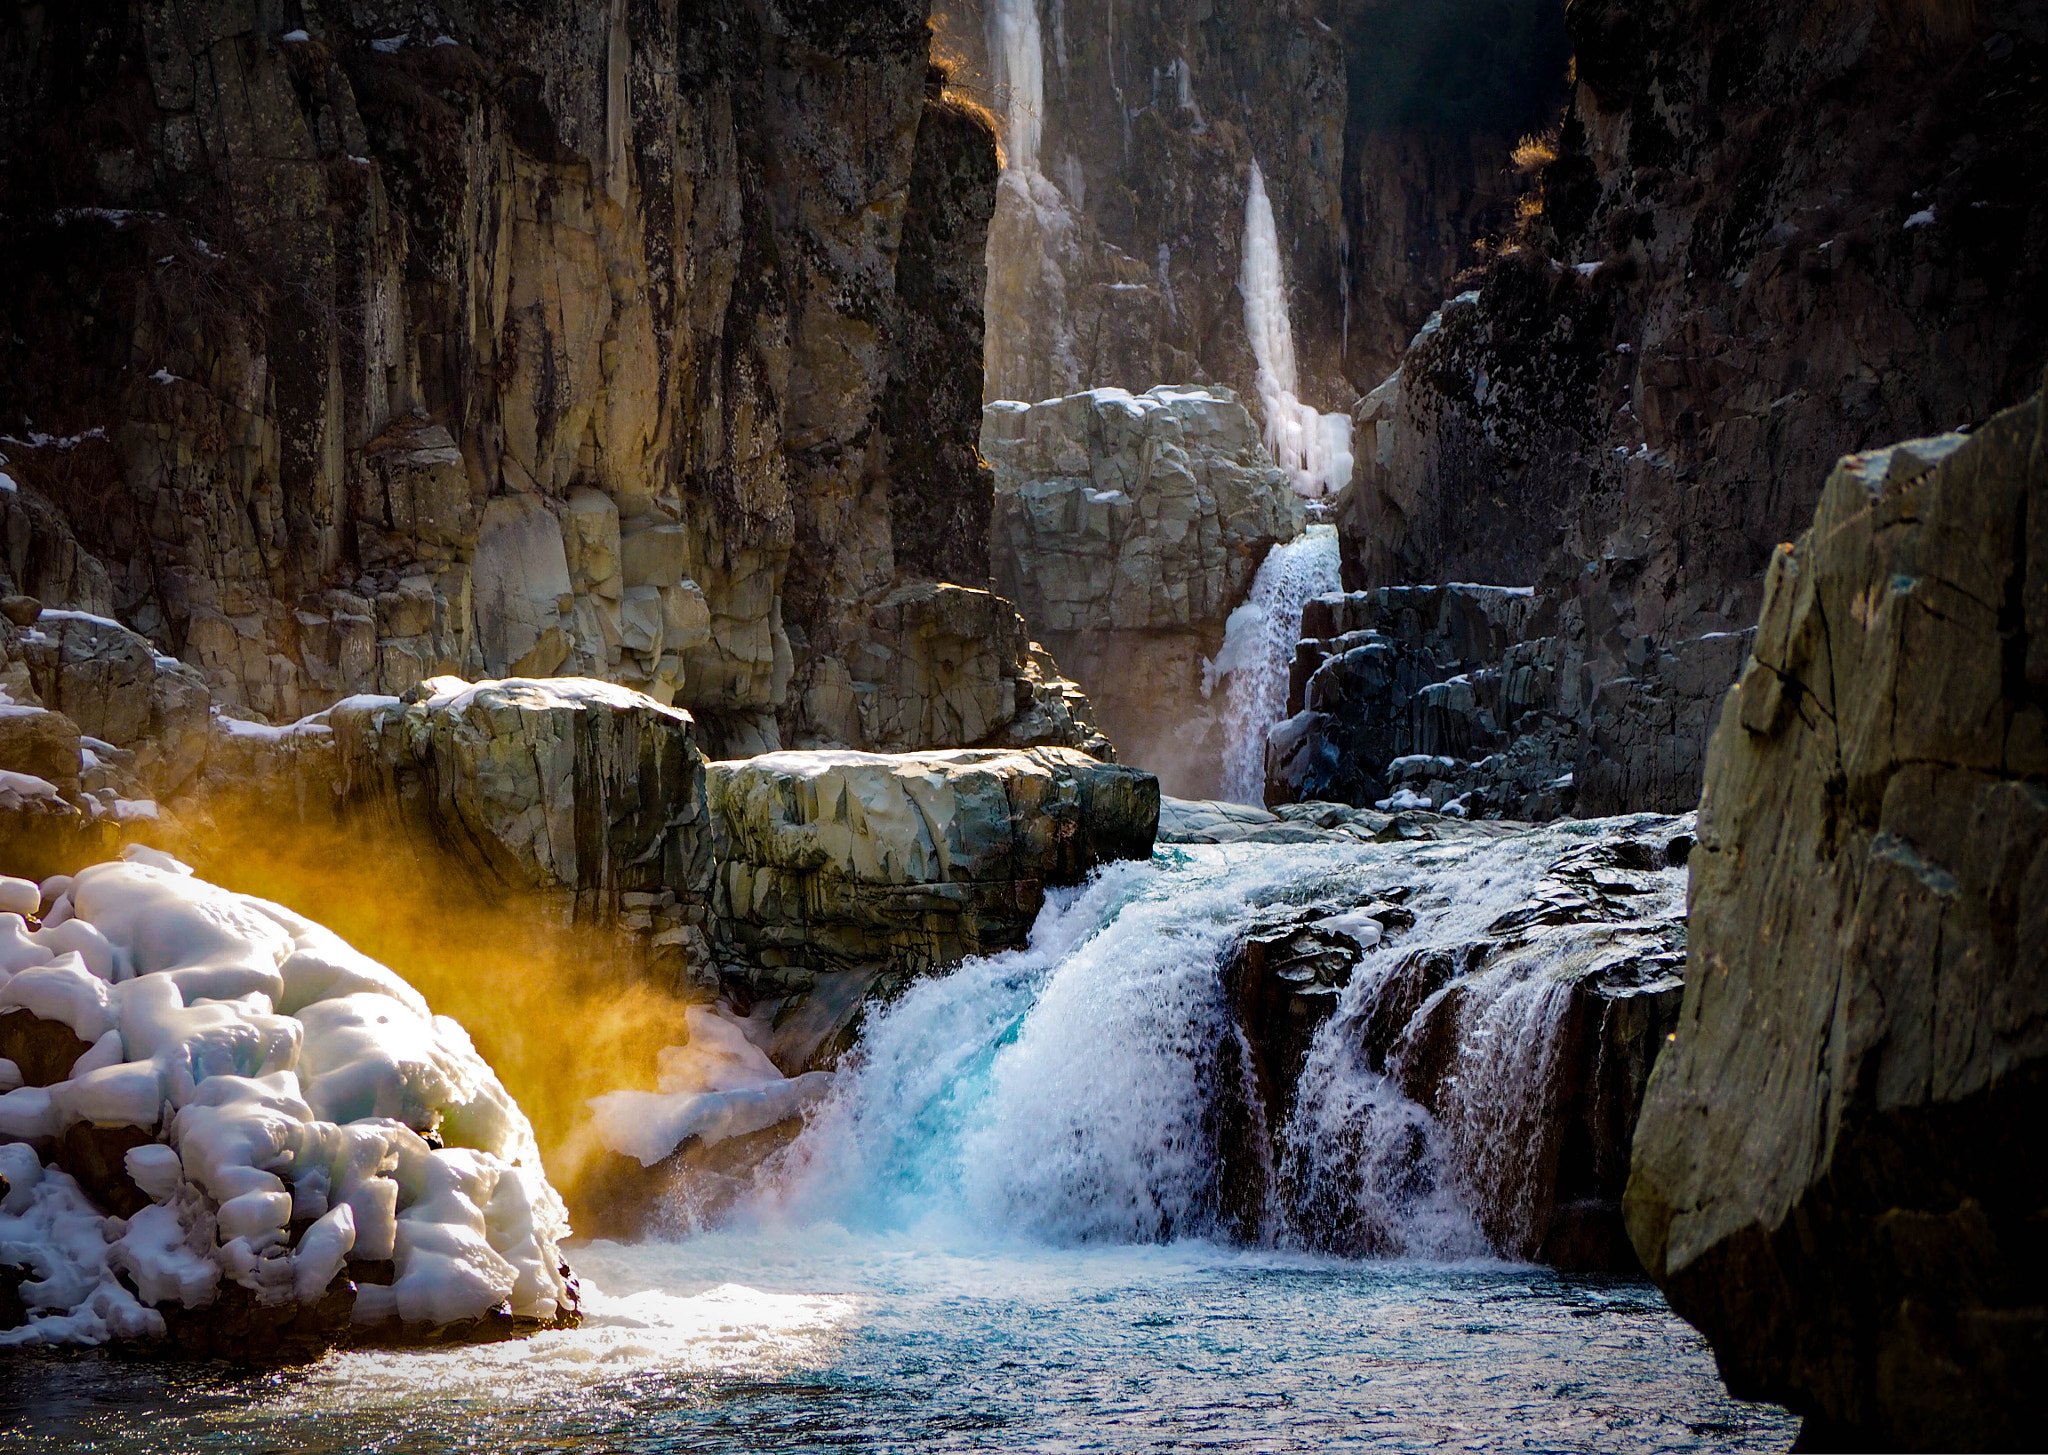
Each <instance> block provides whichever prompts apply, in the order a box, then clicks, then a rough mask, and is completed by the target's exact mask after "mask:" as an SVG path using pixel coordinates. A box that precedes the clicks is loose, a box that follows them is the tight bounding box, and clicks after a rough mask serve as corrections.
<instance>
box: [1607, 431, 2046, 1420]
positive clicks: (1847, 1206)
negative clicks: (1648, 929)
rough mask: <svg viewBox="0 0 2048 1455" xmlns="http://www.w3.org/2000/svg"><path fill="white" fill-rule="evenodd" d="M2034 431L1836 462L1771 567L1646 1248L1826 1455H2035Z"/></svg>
mask: <svg viewBox="0 0 2048 1455" xmlns="http://www.w3.org/2000/svg"><path fill="white" fill-rule="evenodd" d="M2044 446H2048V435H2044V424H2043V419H2042V406H2041V402H2040V399H2039V398H2038V397H2037V398H2036V399H2034V400H2031V401H2029V402H2028V403H2027V404H2025V405H2023V406H2021V407H2019V408H2016V409H2013V410H2009V411H2007V412H2006V413H2004V414H2001V415H1999V416H1997V417H1996V418H1994V419H1993V420H1991V421H1990V422H1989V423H1987V424H1986V425H1984V426H1983V427H1981V428H1980V429H1978V430H1977V431H1975V432H1974V433H1972V434H1970V435H1968V436H1967V437H1965V436H1961V435H1949V436H1943V437H1940V438H1935V439H1929V440H1918V441H1909V442H1907V443H1905V444H1901V445H1898V446H1896V447H1894V448H1891V449H1888V450H1879V451H1875V452H1871V453H1868V454H1862V455H1853V456H1850V457H1848V458H1846V459H1844V460H1843V461H1842V462H1841V463H1840V464H1839V465H1838V466H1837V467H1836V469H1835V470H1834V472H1833V473H1832V474H1831V475H1830V476H1829V478H1828V481H1827V486H1826V489H1825V490H1824V492H1823V494H1822V497H1821V502H1820V506H1819V509H1818V510H1817V511H1816V513H1815V516H1814V522H1813V528H1812V529H1811V530H1810V531H1809V532H1808V533H1807V534H1805V535H1804V536H1802V537H1801V538H1800V540H1799V541H1798V543H1797V544H1795V545H1789V546H1785V547H1781V548H1780V549H1779V551H1778V552H1777V553H1776V555H1775V556H1774V557H1773V559H1772V562H1771V570H1770V575H1769V578H1768V582H1767V586H1766V590H1765V596H1764V611H1763V618H1762V621H1761V623H1760V625H1759V628H1758V635H1757V643H1756V651H1755V655H1754V656H1753V658H1752V659H1751V661H1750V663H1749V664H1748V666H1747V667H1746V669H1745V671H1744V673H1743V676H1742V680H1741V682H1740V684H1739V685H1738V687H1737V688H1736V689H1735V690H1734V691H1733V692H1732V693H1731V694H1730V695H1729V698H1728V701H1727V705H1726V709H1725V711H1724V713H1723V715H1722V718H1721V723H1720V726H1719V728H1718V730H1717V731H1716V733H1715V736H1714V739H1713V743H1712V747H1711V749H1710V752H1709V758H1708V766H1707V791H1706V800H1705V803H1704V805H1703V806H1702V809H1701V814H1700V831H1699V846H1698V848H1697V849H1696V850H1695V852H1694V854H1693V859H1692V864H1693V871H1692V875H1693V877H1692V888H1691V912H1692V958H1691V961H1690V963H1689V966H1688V969H1687V977H1686V993H1685V1008H1684V1014H1683V1016H1682V1018H1681V1021H1680V1023H1679V1026H1678V1039H1677V1042H1676V1044H1675V1045H1674V1046H1673V1047H1672V1049H1671V1050H1670V1051H1668V1052H1667V1053H1666V1055H1665V1056H1664V1057H1663V1058H1662V1060H1661V1061H1660V1062H1659V1065H1658V1070H1657V1072H1656V1074H1655V1076H1654V1079H1653V1081H1652V1085H1651V1088H1650V1095H1649V1098H1648V1102H1647V1104H1646V1107H1645V1110H1644V1115H1643V1120H1642V1123H1641V1126H1640V1129H1639V1131H1638V1134H1637V1139H1636V1147H1635V1170H1634V1175H1633V1177H1632V1178H1631V1181H1630V1184H1629V1192H1628V1219H1629V1230H1630V1233H1631V1235H1632V1237H1633V1238H1634V1240H1635V1244H1636V1247H1637V1248H1638V1249H1639V1250H1640V1252H1641V1254H1642V1257H1643V1262H1644V1265H1645V1266H1646V1267H1647V1268H1648V1269H1649V1271H1650V1272H1651V1274H1652V1275H1654V1276H1655V1277H1656V1278H1657V1280H1658V1281H1659V1282H1660V1283H1661V1284H1662V1285H1663V1287H1664V1289H1665V1291H1666V1293H1667V1295H1668V1296H1669V1298H1670V1300H1671V1303H1672V1306H1673V1307H1674V1308H1675V1309H1677V1310H1678V1311H1679V1312H1680V1313H1681V1314H1683V1315H1684V1316H1685V1317H1686V1318H1688V1319H1690V1320H1691V1321H1692V1322H1694V1323H1695V1324H1697V1325H1698V1326H1699V1327H1700V1328H1701V1329H1702V1330H1703V1331H1704V1332H1705V1333H1706V1335H1707V1337H1708V1338H1709V1339H1710V1340H1711V1341H1712V1343H1713V1345H1714V1350H1715V1354H1716V1357H1717V1358H1718V1360H1719V1362H1720V1367H1721V1370H1722V1373H1723V1375H1724V1376H1725V1377H1726V1378H1727V1380H1728V1382H1729V1386H1730V1388H1731V1389H1733V1390H1734V1391H1735V1392H1736V1393H1737V1394H1739V1395H1742V1396H1744V1397H1749V1398H1768V1399H1774V1400H1778V1401H1782V1402H1783V1403H1785V1404H1788V1405H1790V1406H1791V1407H1793V1408H1794V1409H1796V1410H1799V1411H1800V1412H1802V1413H1804V1414H1805V1415H1806V1416H1807V1417H1808V1420H1809V1424H1808V1428H1807V1436H1806V1439H1807V1441H1808V1443H1810V1444H1811V1445H1812V1446H1813V1447H1814V1448H1858V1447H1865V1446H1877V1447H1887V1448H1939V1447H1949V1446H1967V1447H1972V1448H2024V1447H2026V1446H2028V1445H2030V1444H2032V1443H2036V1442H2037V1441H2038V1439H2039V1437H2040V1435H2041V1433H2042V1429H2043V1426H2042V1417H2041V1413H2040V1403H2039V1400H2038V1399H2037V1398H2036V1396H2035V1390H2036V1389H2037V1388H2038V1386H2039V1382H2040V1379H2041V1377H2042V1373H2043V1356H2042V1349H2043V1347H2044V1345H2043V1315H2042V1307H2043V1305H2044V1303H2048V1293H2044V1286H2043V1282H2042V1277H2041V1263H2040V1260H2039V1258H2038V1256H2037V1253H2036V1248H2037V1245H2038V1236H2037V1229H2038V1228H2039V1225H2040V1222H2041V1219H2042V1217H2043V1216H2044V1208H2048V1190H2044V1186H2043V1183H2042V1179H2041V1175H2040V1166H2039V1158H2038V1156H2037V1155H2036V1150H2037V1144H2038V1134H2037V1130H2036V1129H2037V1128H2038V1126H2039V1124H2040V1118H2041V1115H2042V1110H2043V1107H2042V1086H2043V1073H2042V1064H2043V1059H2042V1058H2043V1054H2044V1049H2048V1043H2044V1037H2043V1031H2042V1026H2043V1024H2044V1005H2048V1002H2044V993H2048V966H2044V964H2043V961H2042V953H2043V945H2044V944H2048V924H2044V922H2043V918H2042V916H2043V913H2044V910H2048V788H2044V785H2048V727H2044V724H2048V650H2044V644H2048V591H2044V589H2043V582H2044V581H2048V574H2044V573H2048V549H2044V543H2048V535H2044V531H2043V523H2044V521H2048V470H2044V460H2048V454H2044Z"/></svg>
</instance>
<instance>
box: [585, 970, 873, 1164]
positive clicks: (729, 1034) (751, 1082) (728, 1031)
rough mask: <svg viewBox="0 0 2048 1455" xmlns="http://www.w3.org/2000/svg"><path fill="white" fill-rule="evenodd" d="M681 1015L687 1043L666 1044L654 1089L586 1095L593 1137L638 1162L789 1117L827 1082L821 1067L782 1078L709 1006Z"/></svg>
mask: <svg viewBox="0 0 2048 1455" xmlns="http://www.w3.org/2000/svg"><path fill="white" fill-rule="evenodd" d="M683 1016H684V1020H685V1022H686V1023H687V1024H688V1026H689V1030H690V1043H689V1045H687V1046H670V1047H667V1048H666V1049H664V1050H663V1051H662V1052H661V1054H660V1056H659V1057H658V1058H657V1064H658V1066H659V1076H660V1080H659V1085H660V1087H661V1090H660V1091H613V1092H608V1093H606V1094H605V1095H603V1096H598V1097H593V1098H591V1102H590V1109H591V1111H592V1112H593V1113H595V1118H594V1120H595V1124H596V1127H597V1135H598V1140H599V1141H601V1142H603V1143H604V1145H605V1146H606V1147H608V1148H610V1149H611V1150H612V1151H614V1152H617V1153H619V1154H620V1155H621V1156H625V1157H631V1158H634V1159H635V1160H636V1161H638V1162H639V1163H640V1165H641V1166H643V1167H652V1166H653V1165H654V1164H655V1163H657V1162H659V1161H660V1160H661V1159H662V1158H664V1157H666V1156H668V1154H669V1153H671V1152H673V1151H675V1149H676V1148H677V1147H679V1146H681V1145H682V1144H683V1142H684V1141H685V1140H687V1139H688V1138H690V1137H695V1138H697V1139H698V1141H700V1142H701V1143H703V1144H704V1145H706V1146H710V1145H712V1144H714V1143H717V1142H722V1141H724V1140H725V1139H726V1138H728V1137H743V1136H745V1135H747V1134H748V1133H749V1132H758V1131H761V1130H762V1129H764V1128H766V1127H772V1126H774V1125H775V1124H776V1123H777V1122H781V1121H787V1120H788V1119H789V1118H791V1117H793V1116H796V1115H797V1114H799V1113H800V1112H802V1111H803V1110H804V1108H806V1107H808V1106H812V1105H814V1104H816V1103H817V1102H818V1101H819V1100H821V1099H822V1098H823V1097H824V1095H825V1092H826V1091H827V1090H828V1089H829V1088H830V1087H831V1085H832V1076H831V1074H830V1073H829V1072H825V1071H807V1072H805V1073H804V1074H803V1075H801V1076H796V1077H785V1076H784V1075H783V1074H782V1072H781V1071H779V1070H777V1069H776V1066H775V1063H774V1062H773V1061H770V1060H769V1059H768V1057H767V1055H766V1054H765V1053H764V1052H762V1050H761V1049H760V1048H759V1047H758V1046H756V1045H755V1044H754V1043H753V1042H752V1041H750V1040H748V1039H747V1035H746V1032H745V1030H744V1029H742V1027H741V1026H740V1024H739V1022H737V1021H735V1020H733V1019H732V1018H731V1017H729V1016H726V1015H724V1014H721V1013H720V1012H718V1011H716V1010H713V1009H711V1008H710V1007H708V1006H700V1005H693V1006H691V1007H690V1008H689V1009H687V1010H686V1011H684V1012H683Z"/></svg>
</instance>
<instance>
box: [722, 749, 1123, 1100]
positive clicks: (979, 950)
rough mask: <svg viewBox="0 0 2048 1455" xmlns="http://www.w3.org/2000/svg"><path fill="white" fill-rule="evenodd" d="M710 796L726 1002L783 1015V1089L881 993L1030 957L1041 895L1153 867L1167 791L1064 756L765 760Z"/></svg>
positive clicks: (730, 771) (725, 775) (778, 1057)
mask: <svg viewBox="0 0 2048 1455" xmlns="http://www.w3.org/2000/svg"><path fill="white" fill-rule="evenodd" d="M706 788H707V799H708V802H709V806H710V813H711V822H712V825H713V829H714V832H715V835H716V844H717V847H716V854H717V860H718V868H717V874H718V878H717V886H716V896H715V913H716V922H717V924H718V928H719V933H720V934H721V936H722V937H723V943H722V944H721V945H720V946H719V952H720V957H721V961H722V963H723V967H724V977H725V981H726V986H727V991H728V994H729V995H731V996H732V997H733V998H734V999H735V1000H736V1001H738V1002H740V1003H741V1004H742V1006H743V1007H744V1008H747V1009H751V1008H752V1007H753V1006H754V1004H755V1003H756V1002H758V1001H766V1000H781V1001H783V1002H785V1003H784V1004H783V1005H782V1006H781V1007H780V1008H779V1009H778V1010H777V1012H776V1014H775V1018H774V1019H775V1023H776V1026H777V1028H778V1041H777V1045H776V1047H775V1049H774V1051H773V1052H772V1054H773V1056H774V1058H775V1061H776V1063H777V1064H778V1065H780V1066H781V1067H782V1068H783V1070H785V1071H788V1072H794V1071H797V1070H801V1069H805V1068H806V1067H808V1066H809V1065H811V1064H812V1063H813V1062H815V1061H818V1060H820V1059H821V1058H824V1059H829V1057H830V1056H831V1055H833V1054H836V1052H837V1051H838V1050H839V1049H842V1048H843V1045H844V1044H845V1042H846V1039H847V1037H848V1036H849V1035H850V1032H851V1030H852V1028H853V1027H854V1026H855V1025H857V1023H858V1016H859V1010H860V1005H861V1001H862V998H863V997H864V996H865V995H866V994H867V993H868V991H869V990H870V989H872V988H874V987H876V986H877V985H880V984H885V983H895V982H899V981H900V980H901V979H903V978H905V977H907V976H909V975H913V974H916V973H919V972H922V971H928V970H934V969H938V968H940V967H942V966H945V965H948V964H951V963H953V962H956V961H958V960H960V959H962V958H963V957H965V956H968V955H978V954H988V953H992V952H994V951H997V950H1005V949H1011V948H1014V947H1016V946H1019V945H1022V944H1023V943H1024V942H1025V938H1026V936H1027V934H1028V933H1029V931H1030V928H1031V924H1032V922H1033V920H1035V919H1036V918H1037V916H1038V911H1039V909H1040V908H1041V907H1042V906H1043V904H1044V902H1045V894H1046V891H1047V890H1048V889H1051V888H1053V887H1055V886H1058V885H1066V884H1078V883H1079V882H1081V880H1082V879H1084V878H1085V877H1086V876H1087V875H1088V873H1089V872H1090V871H1091V870H1093V869H1095V868H1096V867H1098V866H1099V865H1102V864H1105V863H1108V862H1110V861H1112V860H1116V859H1142V858H1146V857H1148V856H1149V855H1150V854H1151V852H1152V842H1153V836H1154V834H1155V832H1156V830H1157V827H1158V822H1159V785H1158V780H1157V779H1155V778H1153V777H1152V776H1151V775H1150V774H1149V773H1142V772H1139V771H1138V770H1136V769H1134V768H1125V767H1119V766H1117V765H1114V764H1108V763H1103V762H1100V761H1098V760H1096V759H1094V758H1091V757H1089V756H1088V755H1086V754H1084V753H1079V752H1075V751H1073V750H1071V749H1065V748H1037V749H1029V750H1012V751H995V750H981V751H966V752H935V753H906V754H901V755H897V756H893V757H891V756H882V755H879V754H871V753H854V752H834V751H823V752H809V753H795V752H792V753H771V754H767V755H765V756H762V757H758V758H753V759H749V760H746V761H742V762H724V763H713V764H711V765H710V766H709V767H708V769H707V770H706ZM785 1030H786V1031H787V1032H788V1034H786V1035H785V1034H782V1033H783V1032H784V1031H785Z"/></svg>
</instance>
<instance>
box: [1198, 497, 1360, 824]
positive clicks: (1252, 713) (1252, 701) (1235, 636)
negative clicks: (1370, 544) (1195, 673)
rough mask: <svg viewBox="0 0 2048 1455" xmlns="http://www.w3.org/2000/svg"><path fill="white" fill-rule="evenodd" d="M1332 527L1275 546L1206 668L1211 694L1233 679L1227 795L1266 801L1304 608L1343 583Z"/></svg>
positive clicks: (1228, 704)
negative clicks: (1272, 739)
mask: <svg viewBox="0 0 2048 1455" xmlns="http://www.w3.org/2000/svg"><path fill="white" fill-rule="evenodd" d="M1343 584H1344V579H1343V570H1342V564H1341V562H1340V560H1339V555H1338V548H1337V531H1336V528H1335V527H1334V526H1327V525H1312V526H1310V527H1309V528H1308V529H1307V530H1306V531H1304V532H1303V533H1302V534H1301V535H1299V536H1297V537H1296V538H1295V539H1293V540H1291V541H1289V542H1287V544H1285V545H1281V546H1275V547H1274V548H1273V549H1272V550H1271V551H1269V552H1268V553H1267V555H1266V559H1265V561H1264V563H1263V564H1262V565H1260V567H1259V574H1258V576H1257V577H1256V578H1255V579H1254V580H1253V582H1252V590H1251V595H1250V597H1249V598H1248V599H1247V600H1246V601H1245V604H1244V605H1243V606H1240V607H1239V608H1238V609H1237V610H1235V611H1233V612H1232V613H1231V614H1230V620H1229V621H1228V622H1227V623H1225V625H1224V631H1223V647H1222V650H1221V651H1219V652H1217V654H1216V657H1215V660H1213V661H1211V662H1210V663H1209V665H1208V669H1207V670H1206V671H1205V672H1204V673H1203V677H1202V691H1203V693H1204V694H1205V695H1206V694H1208V693H1212V692H1214V691H1215V689H1216V684H1217V683H1218V682H1221V681H1223V680H1224V679H1225V678H1228V679H1229V690H1228V696H1227V697H1226V698H1225V702H1224V710H1223V721H1224V729H1225V739H1224V743H1225V746H1224V756H1223V796H1224V797H1225V798H1226V799H1229V800H1230V801H1232V802H1234V803H1252V804H1262V803H1264V802H1265V801H1266V733H1267V732H1268V731H1269V730H1270V729H1271V728H1272V727H1273V726H1274V725H1275V724H1277V723H1278V722H1279V721H1280V720H1281V718H1283V717H1284V716H1286V713H1287V676H1288V672H1289V670H1290V669H1291V668H1292V666H1293V663H1294V648H1295V644H1296V643H1297V642H1299V641H1300V640H1301V611H1302V608H1303V607H1304V606H1306V605H1307V604H1308V603H1309V602H1310V601H1312V600H1314V599H1315V598H1316V597H1318V596H1322V595H1326V594H1327V593H1329V592H1332V591H1338V590H1341V589H1342V588H1343Z"/></svg>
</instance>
